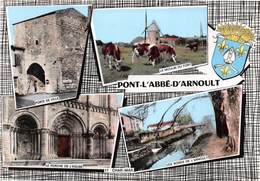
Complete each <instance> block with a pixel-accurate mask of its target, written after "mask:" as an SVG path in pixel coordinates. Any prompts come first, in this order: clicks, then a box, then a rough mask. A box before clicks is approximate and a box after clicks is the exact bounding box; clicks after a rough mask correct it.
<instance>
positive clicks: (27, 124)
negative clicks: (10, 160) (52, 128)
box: [11, 115, 41, 160]
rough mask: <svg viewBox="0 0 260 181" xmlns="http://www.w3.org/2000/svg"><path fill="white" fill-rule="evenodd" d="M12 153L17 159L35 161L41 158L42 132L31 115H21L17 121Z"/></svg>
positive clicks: (13, 135)
mask: <svg viewBox="0 0 260 181" xmlns="http://www.w3.org/2000/svg"><path fill="white" fill-rule="evenodd" d="M11 135H12V138H13V140H12V142H13V143H14V144H12V150H11V151H12V152H13V154H14V155H16V159H18V160H23V159H30V160H35V159H39V158H40V152H41V151H40V131H39V130H38V125H37V123H36V121H35V119H34V118H33V117H32V116H30V115H21V116H20V117H18V118H17V119H16V121H15V127H14V129H13V131H12V134H11Z"/></svg>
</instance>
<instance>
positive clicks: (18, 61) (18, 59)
mask: <svg viewBox="0 0 260 181" xmlns="http://www.w3.org/2000/svg"><path fill="white" fill-rule="evenodd" d="M21 60H22V56H21V55H20V54H14V66H15V67H16V66H20V65H21Z"/></svg>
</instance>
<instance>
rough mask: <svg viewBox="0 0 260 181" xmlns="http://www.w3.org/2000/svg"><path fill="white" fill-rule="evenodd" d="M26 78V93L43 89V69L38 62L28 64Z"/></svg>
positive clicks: (42, 90)
mask: <svg viewBox="0 0 260 181" xmlns="http://www.w3.org/2000/svg"><path fill="white" fill-rule="evenodd" d="M27 78H28V89H27V94H28V93H36V92H44V91H45V71H44V70H43V68H42V67H41V66H40V65H39V64H37V63H33V64H31V65H30V66H29V68H28V69H27Z"/></svg>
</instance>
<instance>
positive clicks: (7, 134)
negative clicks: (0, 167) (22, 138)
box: [2, 124, 13, 161]
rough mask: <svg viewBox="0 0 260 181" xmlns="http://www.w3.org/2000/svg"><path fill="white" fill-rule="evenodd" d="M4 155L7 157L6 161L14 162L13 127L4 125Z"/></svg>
mask: <svg viewBox="0 0 260 181" xmlns="http://www.w3.org/2000/svg"><path fill="white" fill-rule="evenodd" d="M2 136H3V138H5V139H3V155H4V157H5V161H11V160H13V152H12V149H11V148H12V146H11V144H12V142H13V141H12V140H11V126H10V125H7V124H4V125H3V135H2Z"/></svg>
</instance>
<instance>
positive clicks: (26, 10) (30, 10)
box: [7, 5, 88, 42]
mask: <svg viewBox="0 0 260 181" xmlns="http://www.w3.org/2000/svg"><path fill="white" fill-rule="evenodd" d="M87 7H88V6H87V5H53V6H8V7H7V20H8V25H7V26H8V33H10V35H11V37H10V41H11V42H13V37H14V29H13V26H12V25H13V24H14V23H17V22H20V21H24V20H27V19H31V18H34V17H36V16H40V15H43V14H46V13H49V12H52V11H56V10H60V9H66V8H75V9H76V10H78V11H79V12H80V13H82V14H83V15H85V16H87V15H88V8H87Z"/></svg>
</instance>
